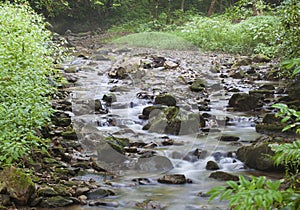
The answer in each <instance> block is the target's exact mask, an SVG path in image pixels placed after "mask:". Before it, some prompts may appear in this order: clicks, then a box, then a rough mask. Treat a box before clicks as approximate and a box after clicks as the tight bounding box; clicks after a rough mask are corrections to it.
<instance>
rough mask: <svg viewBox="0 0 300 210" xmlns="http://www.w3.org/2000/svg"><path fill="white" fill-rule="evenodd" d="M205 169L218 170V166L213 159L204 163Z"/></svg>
mask: <svg viewBox="0 0 300 210" xmlns="http://www.w3.org/2000/svg"><path fill="white" fill-rule="evenodd" d="M205 168H206V170H210V171H215V170H219V169H220V167H219V166H218V164H217V163H216V162H215V161H212V160H210V161H208V162H207V163H206V166H205Z"/></svg>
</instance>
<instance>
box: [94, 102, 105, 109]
mask: <svg viewBox="0 0 300 210" xmlns="http://www.w3.org/2000/svg"><path fill="white" fill-rule="evenodd" d="M94 103H95V111H99V110H101V109H103V107H102V104H101V101H100V100H99V99H96V100H95V102H94Z"/></svg>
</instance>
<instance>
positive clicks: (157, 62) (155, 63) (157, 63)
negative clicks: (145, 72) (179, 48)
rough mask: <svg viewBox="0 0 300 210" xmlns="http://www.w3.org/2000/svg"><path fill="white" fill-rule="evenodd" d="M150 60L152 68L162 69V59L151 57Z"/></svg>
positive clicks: (163, 62) (163, 61)
mask: <svg viewBox="0 0 300 210" xmlns="http://www.w3.org/2000/svg"><path fill="white" fill-rule="evenodd" d="M152 59H153V67H154V68H159V67H163V66H164V64H165V61H166V59H165V58H164V57H159V56H152Z"/></svg>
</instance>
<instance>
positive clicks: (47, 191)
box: [37, 186, 58, 197]
mask: <svg viewBox="0 0 300 210" xmlns="http://www.w3.org/2000/svg"><path fill="white" fill-rule="evenodd" d="M37 194H38V195H39V196H44V197H51V196H56V195H58V192H57V191H55V190H54V189H53V188H52V187H48V186H46V187H42V188H40V189H38V190H37Z"/></svg>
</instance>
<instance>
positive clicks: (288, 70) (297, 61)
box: [280, 58, 300, 78]
mask: <svg viewBox="0 0 300 210" xmlns="http://www.w3.org/2000/svg"><path fill="white" fill-rule="evenodd" d="M280 67H281V69H282V73H283V74H284V75H286V76H287V77H290V78H293V77H295V76H296V75H298V74H299V73H300V58H294V59H288V60H284V61H282V62H281V63H280Z"/></svg>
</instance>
